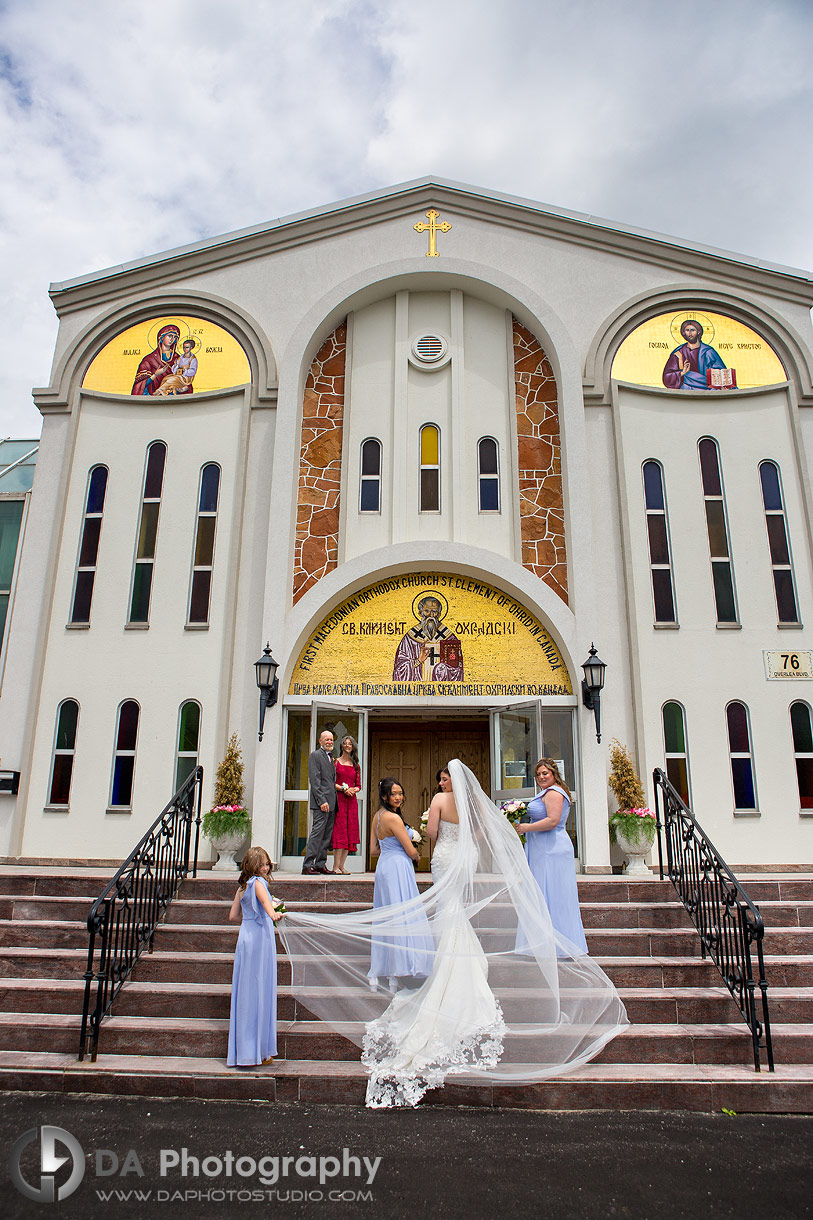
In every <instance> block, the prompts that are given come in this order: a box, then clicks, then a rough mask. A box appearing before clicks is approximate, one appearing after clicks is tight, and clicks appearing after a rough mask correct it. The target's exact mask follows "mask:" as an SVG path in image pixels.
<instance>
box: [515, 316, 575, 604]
mask: <svg viewBox="0 0 813 1220" xmlns="http://www.w3.org/2000/svg"><path fill="white" fill-rule="evenodd" d="M513 329H514V385H515V389H516V408H517V450H518V463H517V465H518V469H519V513H520V526H521V531H522V564H523V567H526V568H527V569H528V571H529V572H533V573H534V574H535V575H536V576H538V577H539V579H540V580H544V582H545V584H546V585H549V586H550V588H551V589H553V591H554V593H558V595H559V597H561V598H562V600H563V601H564V602H567V554H566V551H565V513H564V499H563V494H562V455H561V441H560V437H559V408H558V404H557V399H556V378H555V377H554V375H553V370H552V368H551V366H550V362H549V361H548V358H547V356H546V355H545V353H544V351H543V350H542V347H541V345H540V343H539V340H538V339H536V338H535V337H534V335H532V334H531V332H530V331H529V330H526V329H525V327H524V326H522V324H521V323H520V322H518V321H517V319H516V318H514V327H513Z"/></svg>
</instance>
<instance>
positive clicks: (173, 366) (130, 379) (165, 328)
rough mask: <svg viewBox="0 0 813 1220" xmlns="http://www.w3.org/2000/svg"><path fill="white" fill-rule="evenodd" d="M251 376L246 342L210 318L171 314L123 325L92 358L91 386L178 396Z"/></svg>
mask: <svg viewBox="0 0 813 1220" xmlns="http://www.w3.org/2000/svg"><path fill="white" fill-rule="evenodd" d="M250 380H251V370H250V367H249V363H248V359H247V357H246V354H245V352H244V351H243V349H242V347H241V346H240V344H239V343H238V342H237V340H236V339H235V338H233V337H232V335H230V334H229V333H228V331H225V330H224V329H223V327H222V326H217V325H216V324H215V323H214V322H208V321H206V319H205V318H192V317H183V316H180V315H178V314H172V315H169V314H165V315H162V316H161V317H156V318H150V319H148V320H147V321H145V322H139V323H138V324H137V325H136V326H131V327H129V328H128V329H127V330H123V331H122V332H121V334H119V335H117V336H116V338H115V339H112V340H111V341H110V343H108V344H107V345H106V346H105V347H103V348H102V350H101V351H100V352H99V354H98V355H97V356H96V357H95V359H94V360H93V361H92V362H91V364H90V367H89V368H88V371H87V372H86V373H85V376H84V380H83V381H82V388H83V389H85V390H101V391H103V392H106V393H109V394H134V395H136V396H137V397H145V398H146V397H148V398H159V399H160V398H173V397H187V396H188V395H190V394H200V393H205V391H207V390H224V389H227V388H228V387H230V386H237V385H245V384H246V383H247V382H248V381H250Z"/></svg>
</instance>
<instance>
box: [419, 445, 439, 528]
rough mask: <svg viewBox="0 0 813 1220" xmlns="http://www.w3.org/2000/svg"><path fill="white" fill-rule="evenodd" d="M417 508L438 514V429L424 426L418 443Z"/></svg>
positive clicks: (423, 511) (424, 511)
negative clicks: (419, 465) (418, 478)
mask: <svg viewBox="0 0 813 1220" xmlns="http://www.w3.org/2000/svg"><path fill="white" fill-rule="evenodd" d="M420 459H421V469H420V485H419V506H420V512H422V513H439V512H440V429H439V428H438V427H437V426H436V425H435V424H424V426H423V427H422V428H421V443H420Z"/></svg>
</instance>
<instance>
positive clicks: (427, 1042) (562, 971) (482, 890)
mask: <svg viewBox="0 0 813 1220" xmlns="http://www.w3.org/2000/svg"><path fill="white" fill-rule="evenodd" d="M449 774H450V777H451V780H452V791H453V793H454V797H455V804H456V807H457V813H458V818H459V825H457V824H452V823H449V822H441V823H440V827H439V834H438V840H437V845H436V847H435V852H434V856H433V860H432V874H433V882H434V884H433V885H432V886H431V887H430V888H429V889H427V890H425V891H424V892H423V893H421V894H419V895H418V896H417V897H413V898H410V899H408V900H405V901H403V902H399V903H393V904H392V905H390V906H383V907H377V908H374V909H370V908H367V909H365V910H361V911H349V912H347V913H343V914H335V915H328V914H322V913H319V912H313V913H310V912H304V911H297V912H293V911H291V912H289V913H288V914H286V916H285V919H284V920H282V922H281V923H280V924H279V925H278V927H279V931H280V935H281V936H282V938H283V940H284V942H285V947H286V951H287V953H288V956H289V958H290V961H291V987H292V990H293V992H294V994H295V996H296V999H297V1005H298V1006H299V1007H301V1008H304V1009H306V1010H307V1012H308V1013H310V1014H311V1015H312V1016H313V1017H314V1018H318V1019H319V1020H320V1021H322V1022H324V1023H325V1024H327V1025H328V1026H329V1027H330V1028H331V1029H332V1030H334V1031H335V1032H336V1033H337V1034H338V1035H340V1036H341V1037H343V1038H344V1039H346V1040H348V1041H349V1042H351V1043H355V1045H356V1046H357V1047H359V1048H360V1049H361V1058H362V1062H363V1063H364V1065H365V1067H366V1068H367V1072H368V1075H369V1082H368V1089H367V1105H368V1106H371V1107H373V1108H383V1107H388V1106H407V1105H410V1106H414V1105H416V1104H417V1102H419V1101H420V1099H421V1098H422V1097H423V1095H424V1094H425V1092H426V1090H427V1089H430V1088H436V1087H438V1086H440V1085H442V1084H443V1082H444V1080H445V1079H446V1077H447V1076H450V1075H451V1076H454V1078H455V1079H456V1080H457V1081H461V1082H465V1083H467V1084H468V1083H473V1084H482V1083H483V1082H494V1083H497V1084H501V1085H518V1084H529V1083H532V1082H534V1081H539V1080H545V1079H548V1078H549V1077H551V1076H556V1075H561V1074H562V1073H563V1072H567V1071H572V1070H573V1069H574V1068H577V1067H580V1066H581V1065H582V1064H584V1063H586V1062H587V1061H588V1060H589V1059H592V1058H593V1057H594V1056H595V1055H597V1054H598V1052H599V1051H600V1050H601V1049H602V1047H603V1046H604V1045H605V1044H606V1043H607V1042H609V1041H610V1039H611V1038H614V1037H615V1035H616V1034H618V1033H619V1032H620V1031H621V1030H622V1029H623V1028H624V1026H626V1025H627V1024H628V1020H627V1015H626V1013H625V1011H624V1006H623V1004H622V1003H621V1000H620V999H619V996H618V993H617V991H616V990H615V988H614V987H613V985H612V983H611V982H610V980H609V979H608V978H607V976H606V975H605V974H604V972H603V971H602V969H601V968H600V966H598V965H597V964H596V963H595V962H594V961H593V960H592V959H591V958H590V957H589V956H587V955H585V954H584V953H583V951H582V950H580V949H579V948H578V947H577V946H575V945H572V944H570V943H569V942H568V941H567V940H565V939H564V937H562V936H560V935H559V934H558V933H556V932H555V931H554V929H553V926H552V924H551V920H550V915H549V913H548V909H547V907H546V905H545V900H544V897H543V896H542V891H541V890H540V888H539V886H538V885H537V883H536V881H535V879H534V877H533V875H532V873H531V872H530V869H529V868H528V862H527V860H526V859H525V853H524V852H523V850H522V846H521V844H520V841H519V837H518V835H517V834H516V831H515V830H514V829H513V828H512V827H511V826H510V824H509V823H508V821H507V819H506V818H505V816H504V815H503V814H502V813H501V812H500V810H499V809H497V808H496V806H495V805H494V804H492V802H491V801H490V800H489V799H488V797H487V796H486V795H485V793H484V792H483V791H482V789H481V788H480V785H479V784H478V783H477V780H476V778H475V776H474V775H473V774H472V772H471V771H470V770H469V769H468V767H465V766H464V765H463V764H462V763H461V762H459V761H458V760H457V759H453V760H452V762H450V763H449ZM418 921H420V923H421V926H422V927H426V926H427V925H428V934H430V935H431V938H432V942H433V944H434V955H433V957H432V959H431V960H432V964H431V973H430V974H429V977H428V978H427V979H426V981H425V982H424V983H423V984H422V985H421V986H420V987H408V986H405V987H404V988H403V989H402V990H401V991H399V992H397V993H396V995H395V996H392V995H391V994H390V993H388V992H386V993H383V992H382V991H381V989H379V988H371V987H370V980H369V978H368V977H367V975H368V971H369V969H370V962H371V959H372V955H373V953H374V952H376V951H377V949H378V948H379V947H380V946H382V945H383V946H388V947H391V946H396V947H397V946H398V945H400V944H403V943H406V942H407V941H408V940H409V937H410V936H412V935H414V929H415V925H416V922H418ZM520 930H521V933H522V938H523V939H522V943H523V945H527V949H524V950H523V953H521V954H518V953H516V951H515V948H516V944H517V935H518V933H519V932H520ZM346 1057H348V1058H349V1057H350V1056H349V1055H346Z"/></svg>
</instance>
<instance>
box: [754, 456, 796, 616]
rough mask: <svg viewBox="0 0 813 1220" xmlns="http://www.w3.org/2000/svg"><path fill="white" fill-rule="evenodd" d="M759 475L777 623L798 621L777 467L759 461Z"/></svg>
mask: <svg viewBox="0 0 813 1220" xmlns="http://www.w3.org/2000/svg"><path fill="white" fill-rule="evenodd" d="M759 478H760V482H761V483H762V503H763V505H764V507H765V528H766V529H767V531H768V549H769V550H770V553H771V567H772V568H773V587H774V592H775V594H776V612H777V614H778V615H779V621H780V623H798V621H799V609H798V606H797V602H796V587H795V582H794V579H793V564H792V562H791V557H790V545H789V543H788V524H787V521H786V519H785V505H784V501H783V499H782V483H781V481H780V478H779V467H778V466H777V465H776V462H760V464H759Z"/></svg>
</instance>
